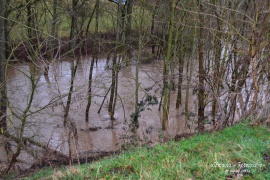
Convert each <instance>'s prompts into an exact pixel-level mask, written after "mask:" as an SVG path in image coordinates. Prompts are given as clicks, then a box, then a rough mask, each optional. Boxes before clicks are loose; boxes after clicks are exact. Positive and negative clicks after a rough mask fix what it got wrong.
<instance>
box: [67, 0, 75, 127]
mask: <svg viewBox="0 0 270 180" xmlns="http://www.w3.org/2000/svg"><path fill="white" fill-rule="evenodd" d="M77 6H78V0H73V1H72V19H71V30H70V40H71V41H72V42H71V46H70V49H71V52H72V57H73V61H72V63H71V79H70V86H69V92H68V100H67V104H66V106H65V109H64V126H66V124H67V120H68V114H69V109H70V105H71V97H72V93H73V88H74V87H73V86H74V79H75V75H76V71H77V64H78V60H77V58H76V55H75V48H76V42H77V41H76V38H75V36H76V33H77V31H76V29H77Z"/></svg>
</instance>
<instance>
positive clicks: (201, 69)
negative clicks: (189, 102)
mask: <svg viewBox="0 0 270 180" xmlns="http://www.w3.org/2000/svg"><path fill="white" fill-rule="evenodd" d="M199 6H200V12H201V13H202V12H203V8H202V5H201V4H199ZM199 21H200V22H199V23H200V28H199V37H198V41H199V44H198V49H199V85H198V89H199V94H198V130H199V132H203V131H204V122H203V121H204V62H203V54H204V52H203V51H204V50H203V28H202V26H203V25H204V23H203V16H202V15H200V16H199Z"/></svg>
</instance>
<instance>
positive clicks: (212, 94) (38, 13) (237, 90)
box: [0, 0, 270, 173]
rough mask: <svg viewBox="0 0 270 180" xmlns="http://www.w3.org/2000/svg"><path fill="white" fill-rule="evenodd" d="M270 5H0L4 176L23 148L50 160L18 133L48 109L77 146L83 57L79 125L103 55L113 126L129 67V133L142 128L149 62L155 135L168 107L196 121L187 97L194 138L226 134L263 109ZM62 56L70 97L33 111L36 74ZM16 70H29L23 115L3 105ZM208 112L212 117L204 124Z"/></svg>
mask: <svg viewBox="0 0 270 180" xmlns="http://www.w3.org/2000/svg"><path fill="white" fill-rule="evenodd" d="M269 3H270V2H269V1H259V0H227V1H224V0H199V1H198V0H168V1H163V0H137V1H135V0H134V1H133V0H125V1H124V0H118V1H117V0H108V1H106V0H61V1H60V0H48V1H41V0H23V1H18V0H10V1H6V0H0V35H1V37H0V38H1V39H0V70H1V72H0V92H1V93H0V128H1V131H0V133H1V135H2V136H3V137H5V138H6V141H5V142H4V143H5V144H6V145H5V146H6V148H7V149H8V152H9V153H10V154H9V159H8V166H7V168H6V169H5V173H8V172H9V171H10V170H11V169H12V167H13V166H14V164H16V163H17V162H18V160H17V158H18V156H19V155H20V154H21V152H22V151H23V150H27V151H31V149H29V147H27V146H28V144H33V145H35V146H39V147H40V148H43V149H46V150H49V151H53V150H52V149H50V148H49V147H48V146H45V145H43V144H42V143H40V142H37V141H36V140H35V139H34V138H32V137H28V136H26V133H25V127H26V124H27V123H28V121H29V118H31V116H32V115H33V114H35V113H39V112H40V110H41V109H45V108H47V107H49V106H51V105H52V104H53V103H55V102H60V104H61V106H62V107H63V124H64V126H65V127H67V129H68V130H69V133H68V137H69V138H68V142H69V144H70V143H71V141H72V138H74V139H76V138H77V129H76V124H75V123H74V122H73V121H72V119H70V118H69V113H70V105H71V100H72V96H73V93H74V80H75V77H76V72H77V68H78V63H79V61H80V57H81V56H82V55H91V57H92V58H91V63H90V66H89V72H90V73H89V78H88V87H87V105H86V107H82V108H85V121H86V122H88V121H89V116H91V113H89V112H90V111H91V103H92V96H93V95H92V80H93V68H94V64H95V62H97V61H98V54H105V55H106V56H107V58H108V61H110V60H111V61H112V63H111V65H110V67H109V68H110V69H111V76H110V78H111V82H110V87H107V93H106V95H105V97H104V100H105V99H108V101H109V103H108V109H107V111H108V114H109V115H110V119H111V121H112V122H113V121H114V119H115V118H114V116H115V107H116V105H117V103H120V99H119V96H118V79H119V78H118V74H119V71H120V69H121V68H124V67H126V66H136V76H135V79H134V82H135V87H134V95H135V96H134V104H135V107H134V113H133V114H132V115H131V122H132V123H133V124H135V126H134V127H135V128H136V127H138V126H139V119H140V112H141V111H142V106H144V105H146V104H147V103H146V102H143V101H141V99H139V95H138V94H139V89H140V80H139V70H138V69H139V63H141V61H151V62H152V63H155V61H156V60H155V59H158V60H162V61H163V79H162V81H163V82H162V84H163V87H162V91H161V92H160V97H161V98H160V101H159V102H157V101H156V99H157V98H156V97H154V96H153V97H152V96H150V95H149V96H147V97H148V98H146V101H153V99H155V102H156V103H159V105H160V111H161V113H162V115H161V122H162V123H161V124H162V130H164V131H166V130H167V128H168V119H169V116H170V109H172V108H176V109H177V110H179V111H181V112H184V114H185V116H186V117H187V119H188V118H189V117H190V116H193V115H194V113H193V112H191V111H190V109H189V103H190V102H189V96H190V94H191V92H192V91H193V93H196V94H197V100H196V110H197V112H196V113H195V116H196V118H197V120H198V122H197V124H198V131H199V132H203V131H204V127H205V126H204V125H205V124H206V123H209V122H210V123H211V124H212V127H213V128H215V129H219V128H224V127H226V126H229V125H232V124H233V123H234V121H235V120H236V119H238V118H240V117H244V116H249V115H251V114H252V113H258V112H259V110H261V109H262V108H263V107H266V105H267V104H268V103H269V91H268V90H267V88H268V87H269V81H270V70H269V69H270V60H269V49H268V48H269V47H270V44H269V42H270V41H269V34H270V28H269V24H270V23H269V21H270V16H269V15H270V4H269ZM133 51H134V52H136V53H135V54H136V55H135V57H133V55H132V54H133ZM145 54H147V57H145ZM67 56H69V57H71V58H72V63H71V77H70V84H69V91H68V93H67V94H66V95H63V96H59V97H58V98H56V99H52V100H50V102H49V104H47V105H45V106H44V107H42V108H41V109H33V106H34V105H33V98H34V95H35V93H36V92H35V91H36V89H37V85H38V82H39V79H40V76H37V73H36V71H37V68H42V69H43V73H44V76H45V77H46V76H47V77H48V76H49V75H50V72H51V71H52V70H50V64H51V63H52V62H55V61H61V59H62V58H64V57H67ZM133 59H135V61H134V62H133ZM14 61H15V62H20V61H28V62H31V63H32V64H33V68H32V69H31V72H30V73H29V74H28V75H27V77H28V79H29V82H31V83H30V84H31V87H30V88H29V94H28V95H27V96H28V98H27V102H24V105H23V106H19V105H17V104H16V103H11V101H10V97H9V96H8V91H9V89H7V86H6V84H7V79H8V78H9V77H8V74H7V70H8V68H9V66H11V65H12V63H14ZM40 64H41V65H40ZM108 66H109V65H108ZM183 90H185V94H183ZM173 91H175V92H176V93H177V98H176V99H171V93H172V92H173ZM60 94H61V93H60ZM146 94H147V92H146ZM183 95H184V96H183ZM142 102H143V104H142ZM103 103H104V101H103ZM103 103H102V104H101V107H100V108H103ZM173 104H175V106H173ZM267 107H268V106H267ZM206 111H207V112H209V111H210V112H211V114H208V115H207V116H206ZM99 112H100V110H99ZM95 113H96V112H95ZM10 117H14V118H16V121H17V122H18V123H19V126H16V127H17V129H16V131H15V130H14V128H13V127H8V124H9V122H10V121H14V119H11V118H10ZM261 120H265V119H261ZM9 140H12V141H13V142H15V143H16V144H17V145H16V148H14V147H13V148H12V150H10V149H11V148H10V145H9V143H7V142H9ZM70 149H71V148H70ZM71 154H72V152H71V150H70V152H69V157H66V156H64V155H61V157H62V158H63V159H69V162H70V163H71Z"/></svg>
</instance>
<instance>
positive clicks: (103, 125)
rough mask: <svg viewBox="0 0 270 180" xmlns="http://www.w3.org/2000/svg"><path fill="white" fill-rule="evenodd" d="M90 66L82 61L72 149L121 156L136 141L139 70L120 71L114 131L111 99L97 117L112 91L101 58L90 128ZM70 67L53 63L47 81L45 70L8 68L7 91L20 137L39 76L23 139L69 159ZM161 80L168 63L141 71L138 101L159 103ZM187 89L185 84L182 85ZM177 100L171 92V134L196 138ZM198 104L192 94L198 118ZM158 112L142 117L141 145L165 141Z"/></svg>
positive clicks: (74, 105) (151, 109)
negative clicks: (133, 133)
mask: <svg viewBox="0 0 270 180" xmlns="http://www.w3.org/2000/svg"><path fill="white" fill-rule="evenodd" d="M90 62H91V58H90V57H82V58H81V59H80V60H79V63H78V69H77V73H76V77H75V85H74V92H73V94H72V104H71V108H70V112H69V118H70V120H71V121H72V122H75V125H76V128H77V133H78V141H77V143H73V146H74V144H77V146H76V147H77V148H75V146H74V147H73V150H74V151H73V153H75V152H76V153H77V154H84V153H88V154H89V153H90V155H91V153H94V152H110V151H116V150H119V149H121V147H122V145H123V144H125V143H128V142H129V138H128V137H129V136H131V133H130V128H129V125H130V124H131V118H130V115H131V114H132V112H134V98H135V66H130V67H124V68H121V70H120V72H119V82H118V102H117V105H116V112H115V119H116V120H115V121H113V125H112V121H111V120H110V118H109V114H108V110H107V106H108V101H109V95H108V96H107V98H106V99H105V102H104V105H103V108H102V110H101V112H100V114H98V109H99V108H100V105H101V103H102V101H103V99H104V96H105V94H106V92H107V91H108V89H109V87H110V86H111V70H105V69H106V59H104V58H99V60H98V62H97V64H95V67H94V71H93V82H92V86H93V92H92V105H91V108H90V113H89V122H85V108H86V104H87V88H88V75H89V67H90ZM71 63H72V59H62V60H61V61H54V62H53V63H52V64H51V66H50V71H49V76H48V77H44V75H43V69H42V68H41V66H40V65H39V64H33V63H18V64H12V65H11V66H10V67H9V69H8V81H7V88H8V97H9V101H10V102H9V112H8V113H9V114H8V117H9V120H10V121H9V123H8V124H9V131H10V133H14V134H16V131H18V130H19V127H20V125H21V119H20V118H21V116H22V114H23V111H24V110H25V109H26V107H27V105H28V103H29V100H30V92H31V91H32V90H33V86H32V85H31V83H30V79H29V77H30V73H32V74H35V82H37V84H36V87H35V91H34V98H33V102H32V104H31V107H30V111H29V113H28V116H27V118H26V122H27V123H26V127H25V129H26V131H25V134H24V136H27V137H31V138H34V139H35V140H37V141H40V142H42V143H43V144H46V145H48V146H50V147H51V148H52V149H56V150H57V151H59V152H61V153H63V154H68V143H67V136H68V135H67V128H64V127H63V114H64V113H63V104H64V105H66V101H67V96H66V95H67V93H68V91H69V86H70V78H71ZM176 71H177V69H176ZM185 71H186V70H185V69H184V73H183V74H185ZM162 74H163V61H161V60H156V61H154V62H152V63H150V64H140V65H139V82H140V89H139V100H143V99H144V98H145V97H146V95H147V94H149V95H155V96H157V98H158V100H159V101H160V97H161V89H162V82H163V79H162V76H163V75H162ZM184 79H185V77H184ZM176 82H177V80H176ZM185 83H186V82H185V81H184V82H183V84H185ZM149 89H150V90H149ZM183 89H184V88H183ZM185 93H186V92H185V90H183V91H182V97H183V99H182V104H184V102H185ZM176 96H177V91H175V92H172V94H171V107H170V115H169V122H168V132H167V134H170V135H175V134H181V133H184V132H192V131H193V129H194V127H195V125H194V120H195V118H193V119H192V118H191V119H190V120H189V121H188V122H187V121H186V118H185V116H184V114H183V111H184V110H183V108H182V107H180V109H179V110H176V109H175V103H176V102H175V101H176ZM60 97H62V98H60ZM196 99H197V98H196V95H194V94H192V92H190V94H189V97H188V101H189V102H190V103H189V111H190V112H194V110H195V108H196V107H195V106H194V104H196V103H195V102H196ZM158 107H159V105H153V106H148V107H147V108H145V110H144V111H143V112H142V113H141V116H140V117H139V128H138V130H137V132H136V133H137V136H138V137H140V139H141V141H139V143H141V144H144V143H150V144H154V143H155V142H157V141H159V140H160V135H161V134H162V132H161V112H160V111H158ZM74 142H75V141H74ZM0 151H1V152H0V154H1V156H4V153H5V152H4V150H3V149H0ZM25 157H26V156H22V157H21V158H22V159H25ZM0 158H1V159H2V161H3V159H4V160H5V157H0ZM24 167H27V166H24Z"/></svg>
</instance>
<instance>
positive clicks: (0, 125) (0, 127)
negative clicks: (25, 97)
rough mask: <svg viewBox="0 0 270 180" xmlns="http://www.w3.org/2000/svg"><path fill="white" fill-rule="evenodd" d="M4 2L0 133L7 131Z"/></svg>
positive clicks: (0, 1) (1, 10)
mask: <svg viewBox="0 0 270 180" xmlns="http://www.w3.org/2000/svg"><path fill="white" fill-rule="evenodd" d="M5 3H6V2H5V0H0V133H3V132H5V131H6V130H7V122H6V111H7V94H6V93H7V92H6V63H7V61H6V55H5V53H6V51H5V49H6V48H5V44H6V43H5V40H6V38H5V20H4V18H3V17H4V16H5Z"/></svg>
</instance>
